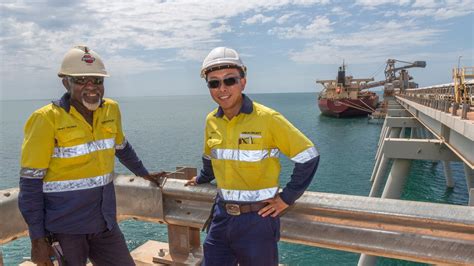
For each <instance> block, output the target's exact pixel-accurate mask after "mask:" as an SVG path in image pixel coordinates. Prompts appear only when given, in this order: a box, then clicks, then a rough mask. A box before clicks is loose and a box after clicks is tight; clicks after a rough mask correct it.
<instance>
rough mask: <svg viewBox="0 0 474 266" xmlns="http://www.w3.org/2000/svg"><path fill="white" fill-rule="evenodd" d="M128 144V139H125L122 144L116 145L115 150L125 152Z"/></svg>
mask: <svg viewBox="0 0 474 266" xmlns="http://www.w3.org/2000/svg"><path fill="white" fill-rule="evenodd" d="M127 143H128V141H127V139H124V140H123V142H122V144H120V145H115V149H116V150H123V149H124V148H125V146H127Z"/></svg>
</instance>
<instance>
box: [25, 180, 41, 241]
mask: <svg viewBox="0 0 474 266" xmlns="http://www.w3.org/2000/svg"><path fill="white" fill-rule="evenodd" d="M18 207H19V208H20V212H21V214H22V215H23V218H24V219H25V221H26V223H27V224H28V230H29V234H30V238H31V239H37V238H41V237H44V236H46V231H45V227H44V199H43V180H39V179H28V178H20V194H19V195H18Z"/></svg>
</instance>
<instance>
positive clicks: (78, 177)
mask: <svg viewBox="0 0 474 266" xmlns="http://www.w3.org/2000/svg"><path fill="white" fill-rule="evenodd" d="M24 132H25V137H24V140H23V145H22V152H21V167H22V173H21V176H22V177H24V178H36V179H43V192H45V193H48V192H62V191H71V190H79V189H88V188H93V187H97V186H103V185H105V184H107V183H110V182H111V181H112V179H113V170H114V163H115V148H116V146H124V145H125V144H126V141H125V137H124V134H123V132H122V124H121V115H120V110H119V107H118V104H117V103H116V102H115V101H113V100H111V99H104V101H103V103H102V104H101V106H100V107H99V108H98V109H97V110H96V111H94V118H93V126H91V125H90V124H89V123H88V122H87V121H86V120H85V119H84V117H83V116H82V115H81V114H80V113H79V112H78V111H77V110H76V109H75V108H74V106H72V105H71V106H70V109H69V112H68V111H67V110H65V109H64V108H62V107H59V106H57V105H55V104H49V105H46V106H44V107H42V108H40V109H38V110H37V111H35V112H34V113H33V114H32V115H31V116H30V118H29V119H28V121H27V122H26V125H25V128H24Z"/></svg>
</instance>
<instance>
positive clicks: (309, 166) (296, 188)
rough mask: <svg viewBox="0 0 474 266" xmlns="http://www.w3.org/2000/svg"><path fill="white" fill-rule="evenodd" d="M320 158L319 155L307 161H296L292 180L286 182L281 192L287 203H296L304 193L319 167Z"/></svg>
mask: <svg viewBox="0 0 474 266" xmlns="http://www.w3.org/2000/svg"><path fill="white" fill-rule="evenodd" d="M319 158H320V156H319V155H318V156H317V157H315V158H313V159H311V160H309V161H307V162H305V163H295V167H294V168H293V174H292V175H291V179H290V182H288V183H287V184H286V186H285V188H283V191H282V192H281V193H280V197H281V199H282V200H283V201H284V202H285V203H286V204H288V205H292V204H293V203H295V201H296V200H297V199H298V198H299V197H301V195H303V193H304V192H305V190H306V189H307V188H308V186H309V184H311V181H312V180H313V177H314V174H315V173H316V170H317V169H318V164H319Z"/></svg>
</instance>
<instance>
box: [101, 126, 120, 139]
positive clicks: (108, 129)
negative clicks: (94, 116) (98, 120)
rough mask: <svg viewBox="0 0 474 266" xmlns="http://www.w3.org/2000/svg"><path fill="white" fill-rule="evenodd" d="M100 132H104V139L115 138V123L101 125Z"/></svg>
mask: <svg viewBox="0 0 474 266" xmlns="http://www.w3.org/2000/svg"><path fill="white" fill-rule="evenodd" d="M102 134H104V139H111V138H113V139H115V137H116V136H117V125H115V124H110V125H104V126H102Z"/></svg>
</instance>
